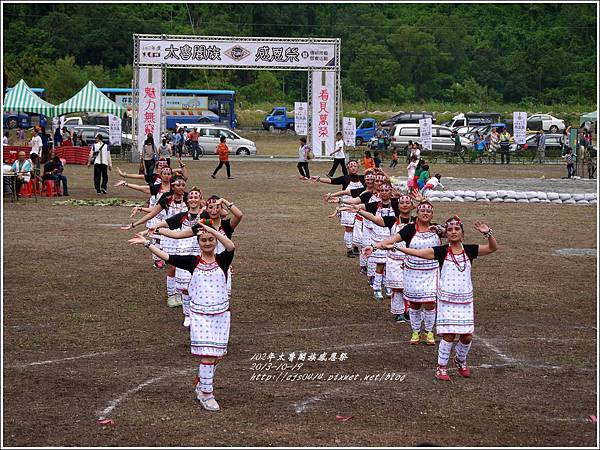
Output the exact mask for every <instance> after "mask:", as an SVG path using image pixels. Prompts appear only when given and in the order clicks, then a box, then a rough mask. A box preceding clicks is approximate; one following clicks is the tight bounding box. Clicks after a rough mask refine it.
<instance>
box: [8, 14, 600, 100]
mask: <svg viewBox="0 0 600 450" xmlns="http://www.w3.org/2000/svg"><path fill="white" fill-rule="evenodd" d="M596 7H597V6H596V5H595V4H570V3H563V4H560V3H552V4H490V3H482V4H401V3H399V4H274V3H263V4H239V3H238V4H196V3H192V4H187V5H186V4H185V3H174V4H85V3H83V4H82V3H79V4H42V3H37V4H36V3H32V4H5V6H4V16H3V21H4V32H3V39H4V55H3V56H4V70H5V73H6V75H7V77H8V84H9V85H13V84H14V83H16V82H17V81H18V80H19V79H20V78H25V80H26V81H27V83H28V84H29V85H30V86H40V87H45V88H47V90H48V97H49V100H50V101H54V102H58V101H63V100H65V99H66V98H68V97H69V96H71V95H72V94H73V93H75V92H76V91H77V90H78V89H80V88H81V87H82V86H83V85H84V84H85V82H87V80H89V79H91V80H93V81H94V82H95V83H96V84H97V85H98V86H113V87H126V86H130V80H131V62H132V58H133V57H132V48H133V40H132V34H133V33H151V34H163V33H164V34H196V35H205V36H244V37H245V36H264V37H323V38H329V37H337V38H341V40H342V49H341V55H342V79H343V95H344V100H350V101H364V100H370V101H387V100H389V101H391V102H407V101H408V102H410V101H420V100H443V101H456V102H470V101H473V99H481V98H488V99H490V100H493V101H505V102H518V101H522V100H523V99H524V98H525V99H529V100H530V101H536V102H540V103H546V104H552V103H569V102H592V103H593V102H594V99H595V98H596V78H597V73H596V51H597V50H596V33H597V31H596V30H597V23H596ZM168 84H169V87H178V88H183V87H197V88H211V89H215V88H233V89H235V90H237V91H239V92H240V94H241V95H240V97H239V98H240V99H245V100H247V101H250V102H255V101H263V100H292V101H293V100H300V99H304V98H305V97H306V92H305V89H306V88H305V86H306V73H304V72H258V71H257V72H255V71H244V70H238V71H227V70H172V71H169V75H168Z"/></svg>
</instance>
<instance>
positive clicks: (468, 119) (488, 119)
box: [445, 112, 500, 134]
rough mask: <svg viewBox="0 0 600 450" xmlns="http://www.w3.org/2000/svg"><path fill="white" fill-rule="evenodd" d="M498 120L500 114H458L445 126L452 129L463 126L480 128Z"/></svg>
mask: <svg viewBox="0 0 600 450" xmlns="http://www.w3.org/2000/svg"><path fill="white" fill-rule="evenodd" d="M499 120H500V114H499V113H495V112H490V113H467V114H458V115H456V116H454V117H453V118H452V120H451V121H450V122H449V123H448V124H447V126H448V127H450V128H452V129H454V128H458V127H465V126H469V127H473V126H482V125H489V124H491V123H494V122H498V121H499ZM445 123H446V122H445ZM459 134H460V133H459Z"/></svg>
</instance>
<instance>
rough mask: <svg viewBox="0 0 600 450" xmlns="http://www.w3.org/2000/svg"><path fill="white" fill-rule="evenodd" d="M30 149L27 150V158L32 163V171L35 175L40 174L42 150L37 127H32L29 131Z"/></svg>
mask: <svg viewBox="0 0 600 450" xmlns="http://www.w3.org/2000/svg"><path fill="white" fill-rule="evenodd" d="M29 145H30V146H31V151H30V152H29V158H30V159H31V163H32V165H33V171H34V173H35V176H36V177H39V176H40V156H41V155H40V153H41V151H42V138H41V137H40V136H39V134H38V131H37V129H35V128H34V129H33V131H32V132H31V141H29Z"/></svg>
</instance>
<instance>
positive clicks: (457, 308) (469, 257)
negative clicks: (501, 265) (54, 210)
mask: <svg viewBox="0 0 600 450" xmlns="http://www.w3.org/2000/svg"><path fill="white" fill-rule="evenodd" d="M179 165H180V169H179V170H173V169H172V168H171V167H170V166H169V162H168V161H167V160H160V161H159V162H158V164H157V167H156V170H157V173H152V174H143V175H142V174H127V173H126V172H123V171H121V170H120V169H119V175H120V176H121V177H123V178H126V179H137V180H140V181H142V182H145V185H144V184H132V183H129V182H127V181H125V180H121V181H119V182H117V183H116V184H115V186H123V187H127V188H129V189H133V190H136V191H139V192H142V193H144V194H146V195H149V196H150V197H149V200H148V207H147V208H139V207H135V208H133V210H132V212H131V216H130V217H131V218H133V217H134V216H135V215H136V214H138V213H139V212H144V213H145V215H144V216H143V217H142V218H140V219H138V220H133V221H132V222H130V223H129V224H128V225H125V226H122V227H121V229H123V230H130V229H134V228H136V227H137V226H139V225H142V224H145V225H146V229H145V231H143V232H139V233H137V234H136V236H135V237H133V238H132V239H130V240H129V241H128V242H129V243H130V244H132V245H143V246H144V247H145V248H147V249H148V250H149V251H150V252H151V254H152V258H153V265H154V267H156V268H158V269H160V268H162V267H163V266H164V265H165V263H166V292H167V305H168V306H169V307H177V306H183V308H182V309H183V315H184V321H183V325H184V326H185V327H187V328H189V332H190V340H191V352H192V354H193V355H196V356H199V357H200V362H199V366H198V375H197V377H196V388H195V391H196V398H197V399H198V401H199V402H200V404H201V405H202V406H203V407H204V408H205V409H206V410H208V411H218V410H219V409H220V407H219V404H218V403H217V401H216V399H215V397H214V392H213V380H214V376H215V370H216V367H217V364H218V362H219V361H220V360H221V359H222V358H223V357H224V356H225V355H226V353H227V344H228V341H229V331H230V311H229V300H230V297H231V279H232V273H233V270H232V261H233V258H234V254H235V245H234V243H233V242H232V240H231V238H232V236H233V233H234V231H235V229H236V227H237V226H238V225H239V223H240V222H241V220H242V218H243V213H242V211H241V210H240V209H239V208H238V207H237V206H235V204H234V203H233V202H231V201H229V200H227V199H224V198H220V197H219V196H217V195H213V196H211V197H209V198H208V199H207V200H204V198H203V193H202V191H200V190H199V189H198V188H196V187H192V188H190V189H189V190H188V191H186V186H187V180H188V178H189V171H188V170H187V167H186V165H185V164H183V163H182V162H181V160H179ZM358 168H359V165H358V162H357V161H355V160H351V161H349V162H348V164H347V166H344V167H343V169H345V170H344V172H345V174H344V175H343V176H341V177H337V178H333V175H334V174H335V172H334V173H331V172H330V175H328V176H326V177H319V176H313V177H310V178H308V177H303V179H306V180H312V181H313V182H321V183H326V184H331V185H340V186H341V187H342V190H340V191H338V192H334V193H328V194H325V196H324V199H325V201H326V202H328V203H337V204H339V206H338V207H337V208H336V211H335V212H334V214H332V216H338V215H339V216H340V218H341V224H342V226H343V227H344V245H345V248H346V252H347V256H348V257H352V258H354V257H356V256H358V257H359V258H358V261H359V266H360V272H361V273H362V274H364V275H366V276H367V278H368V280H369V283H370V284H371V286H372V288H373V295H374V297H375V298H376V299H377V300H380V301H381V300H383V298H384V294H383V292H384V290H385V293H386V295H387V296H388V297H390V298H391V312H392V314H394V318H395V320H396V321H398V322H404V321H407V320H408V321H410V323H411V328H412V334H411V337H410V341H409V342H410V344H418V343H419V342H421V341H423V342H425V343H426V344H427V345H435V336H434V334H433V328H434V326H436V327H437V334H438V335H441V337H442V339H441V341H440V343H439V349H438V366H437V369H436V373H435V376H436V378H438V379H440V380H449V379H450V378H449V376H448V373H447V365H448V360H449V358H450V352H451V349H452V346H453V343H454V340H455V338H456V336H457V335H458V342H457V343H456V349H455V354H456V355H455V358H454V362H455V364H456V365H457V367H458V373H459V374H460V375H462V376H463V377H469V376H470V371H469V368H468V367H467V363H466V360H467V354H468V352H469V349H470V346H471V340H472V336H473V332H474V315H473V286H472V282H471V265H472V262H473V260H474V259H475V258H476V257H478V256H483V255H488V254H490V253H493V252H494V251H496V249H497V244H496V240H495V238H494V236H493V234H492V230H491V228H490V227H489V226H488V225H486V224H485V223H483V222H481V221H477V222H475V229H476V230H477V231H479V232H481V233H482V234H483V235H484V236H485V237H486V238H487V240H488V243H487V244H486V245H468V244H463V239H464V225H463V223H462V221H461V220H460V219H459V218H458V217H457V216H454V217H452V218H450V219H448V220H447V221H446V222H445V223H444V224H443V225H436V224H435V223H433V222H432V219H433V206H432V204H431V202H430V201H429V200H427V199H426V198H424V197H421V196H420V195H418V194H416V193H415V192H411V193H408V192H402V191H401V190H399V189H397V188H395V187H394V186H392V184H391V182H390V179H389V177H388V176H387V175H386V174H385V173H384V172H383V171H381V170H379V169H368V170H366V171H365V174H364V175H360V174H358ZM346 169H347V170H346ZM333 170H335V169H333ZM413 209H416V216H412V215H411V211H412V210H413ZM230 215H231V217H229V216H230ZM442 238H446V239H447V241H448V244H446V245H441V239H442ZM436 306H437V308H436ZM423 323H424V333H422V334H421V327H422V325H423Z"/></svg>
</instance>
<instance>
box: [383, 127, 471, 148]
mask: <svg viewBox="0 0 600 450" xmlns="http://www.w3.org/2000/svg"><path fill="white" fill-rule="evenodd" d="M391 139H392V144H391V146H392V149H396V150H398V151H399V152H401V151H402V150H403V149H404V147H406V146H407V145H408V141H413V142H416V143H419V144H420V143H421V137H420V129H419V124H418V123H403V124H398V125H395V126H394V128H393V130H392V137H391ZM460 143H461V146H462V152H463V153H466V152H467V151H471V150H472V149H473V144H471V143H470V141H469V139H467V138H466V137H464V136H460ZM431 146H432V147H433V148H432V149H431V150H432V151H434V152H449V153H450V152H454V138H453V137H452V130H451V129H450V128H448V127H444V126H442V125H432V126H431Z"/></svg>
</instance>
